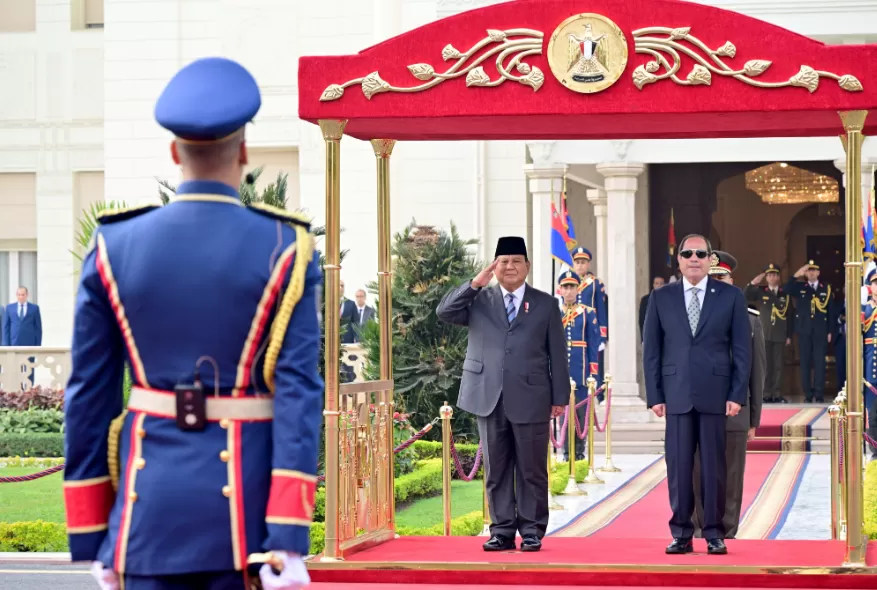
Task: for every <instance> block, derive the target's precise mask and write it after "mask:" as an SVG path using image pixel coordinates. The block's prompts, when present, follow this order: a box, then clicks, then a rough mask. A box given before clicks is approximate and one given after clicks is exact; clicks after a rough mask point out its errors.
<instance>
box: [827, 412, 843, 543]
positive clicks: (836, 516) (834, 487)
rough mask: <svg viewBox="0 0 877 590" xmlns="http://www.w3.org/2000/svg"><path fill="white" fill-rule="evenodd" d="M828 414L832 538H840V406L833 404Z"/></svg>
mask: <svg viewBox="0 0 877 590" xmlns="http://www.w3.org/2000/svg"><path fill="white" fill-rule="evenodd" d="M828 416H829V418H830V419H831V538H832V540H834V541H836V540H838V539H840V513H839V510H838V502H839V501H840V442H841V441H840V435H839V433H838V418H840V406H838V405H836V404H835V405H831V406H829V408H828Z"/></svg>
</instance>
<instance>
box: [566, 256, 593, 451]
mask: <svg viewBox="0 0 877 590" xmlns="http://www.w3.org/2000/svg"><path fill="white" fill-rule="evenodd" d="M581 283H582V279H581V277H579V275H577V274H576V273H574V272H572V271H570V270H568V271H566V272H565V273H563V274H562V275H560V278H559V279H558V281H557V284H558V286H559V287H560V294H561V296H562V297H563V329H564V333H565V334H566V350H567V354H568V357H569V376H570V378H571V379H572V380H573V381H575V384H576V404H578V402H581V401H582V400H583V399H585V398H586V397H587V396H588V377H593V378H594V379H596V378H597V372H598V364H597V349H598V348H599V346H600V323H599V321H598V320H597V310H595V309H594V308H593V307H588V306H587V305H585V304H583V303H577V302H576V299H577V296H578V289H579V285H581ZM586 410H587V404H585V405H583V406H582V407H581V408H578V409H577V410H576V415H577V416H578V421H579V425H580V429H581V428H584V427H585V425H586V424H587V422H586V420H587V414H586V413H585V411H586ZM568 448H569V447H567V449H568ZM575 448H576V459H583V458H584V456H585V443H584V441H583V440H581V439H580V438H579V437H578V436H577V437H576V447H575ZM567 459H568V458H567Z"/></svg>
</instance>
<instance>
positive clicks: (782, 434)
mask: <svg viewBox="0 0 877 590" xmlns="http://www.w3.org/2000/svg"><path fill="white" fill-rule="evenodd" d="M825 412H826V410H825V408H819V407H814V408H803V409H794V408H764V409H763V410H762V412H761V424H760V425H759V427H758V428H757V429H756V431H755V440H752V441H749V444H748V445H747V446H746V449H747V450H749V451H767V452H773V453H776V452H795V451H809V450H810V441H809V440H807V438H808V437H810V436H812V435H813V424H815V423H816V421H817V420H819V418H821V417H822V415H823V414H825Z"/></svg>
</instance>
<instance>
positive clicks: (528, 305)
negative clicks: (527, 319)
mask: <svg viewBox="0 0 877 590" xmlns="http://www.w3.org/2000/svg"><path fill="white" fill-rule="evenodd" d="M529 311H530V302H529V301H525V302H524V313H528V312H529Z"/></svg>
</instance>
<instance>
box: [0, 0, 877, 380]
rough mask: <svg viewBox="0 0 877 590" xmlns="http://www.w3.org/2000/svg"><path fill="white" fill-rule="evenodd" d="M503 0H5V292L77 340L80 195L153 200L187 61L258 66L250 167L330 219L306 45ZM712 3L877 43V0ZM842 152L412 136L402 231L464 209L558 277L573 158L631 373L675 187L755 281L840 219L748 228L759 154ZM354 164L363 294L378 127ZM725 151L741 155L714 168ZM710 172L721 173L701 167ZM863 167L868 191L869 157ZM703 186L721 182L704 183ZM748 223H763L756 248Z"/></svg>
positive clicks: (341, 41)
mask: <svg viewBox="0 0 877 590" xmlns="http://www.w3.org/2000/svg"><path fill="white" fill-rule="evenodd" d="M489 3H491V2H490V1H489V0H332V1H331V2H307V1H305V0H104V1H101V0H0V304H3V303H7V302H8V301H10V300H11V299H12V297H13V295H14V290H15V288H16V286H18V284H24V285H26V286H28V287H29V288H30V289H31V292H32V295H33V300H34V301H35V302H37V303H38V304H39V305H40V306H41V308H42V310H43V325H44V344H45V345H48V346H66V345H67V344H68V343H69V339H70V333H71V317H72V311H73V302H74V296H75V293H74V292H75V282H76V277H75V275H76V264H75V259H74V257H73V256H72V254H71V252H70V251H71V250H72V249H75V231H76V228H77V224H78V217H79V213H80V211H82V210H83V209H86V208H88V207H90V205H91V203H93V202H95V201H102V200H105V199H106V200H121V201H125V202H127V203H128V204H134V203H141V202H151V201H155V200H157V194H158V193H157V179H167V180H169V181H172V182H175V181H176V180H177V171H176V170H175V168H174V166H173V165H172V163H171V160H170V157H169V153H168V142H169V139H170V138H169V136H168V134H167V133H166V132H165V131H164V130H162V129H161V128H159V127H158V125H156V124H155V122H154V119H153V105H154V101H155V99H156V97H157V96H158V94H159V92H160V91H161V89H162V87H163V85H164V84H165V83H166V82H167V80H168V79H169V78H170V77H171V76H172V75H173V74H174V72H175V71H176V70H178V69H179V68H180V67H181V66H183V65H185V64H186V63H188V62H190V61H191V60H193V59H195V58H198V57H202V56H207V55H224V56H228V57H232V58H235V59H237V60H239V61H241V62H242V63H243V64H245V65H246V66H247V67H248V68H249V69H250V70H251V71H252V72H253V73H254V75H255V76H256V78H257V80H258V82H259V83H260V85H261V87H262V92H263V107H262V110H261V112H260V113H259V115H258V117H257V119H256V124H255V125H253V126H251V127H250V128H249V129H248V140H249V145H250V150H251V159H252V165H253V166H254V167H255V166H265V167H266V172H265V174H264V176H263V178H262V181H261V182H262V184H264V183H267V182H269V181H270V180H272V179H273V178H274V177H275V176H276V174H277V173H278V172H284V173H287V174H288V175H289V192H290V207H291V208H303V209H306V210H307V211H308V212H309V213H310V214H311V215H312V216H313V217H314V218H315V220H316V221H317V222H318V223H321V222H322V221H323V210H324V177H323V173H324V171H323V142H322V139H321V137H320V134H319V131H318V129H317V128H316V127H314V126H312V125H309V124H305V123H302V122H301V121H299V120H298V117H297V59H298V57H299V56H300V55H319V54H322V55H326V54H348V53H355V52H357V51H359V50H361V49H364V48H366V47H368V46H370V45H373V44H375V43H377V42H379V41H381V40H383V39H386V38H388V37H391V36H393V35H396V34H398V33H400V32H402V31H405V30H409V29H412V28H415V27H417V26H419V25H422V24H424V23H427V22H430V21H432V20H434V19H436V18H441V17H445V16H449V15H452V14H455V13H457V12H461V11H464V10H469V9H471V8H476V7H478V6H482V5H486V4H489ZM705 3H707V4H713V5H717V6H720V7H723V8H727V9H731V10H736V11H738V12H743V13H746V14H750V15H752V16H754V17H757V18H760V19H763V20H766V21H769V22H772V23H775V24H777V25H780V26H782V27H785V28H788V29H791V30H793V31H796V32H798V33H801V34H804V35H807V36H810V37H813V38H816V39H820V40H823V41H825V42H827V43H863V42H872V43H873V42H877V0H831V1H825V0H757V1H756V0H714V1H712V2H705ZM729 37H733V32H729ZM756 49H757V50H758V51H762V52H765V51H769V48H756ZM765 58H766V59H769V56H766V57H765ZM400 59H404V56H400ZM874 116H877V115H874ZM873 141H874V140H871V141H869V142H866V144H865V148H864V153H865V158H866V161H870V162H874V161H877V144H875V143H872V142H873ZM842 156H843V151H842V148H841V145H840V142H839V141H837V140H835V139H831V138H828V139H777V140H769V139H765V140H679V141H622V142H612V141H606V142H602V141H600V142H530V144H529V145H528V144H527V143H525V142H515V141H505V142H462V143H457V144H449V143H438V142H424V143H412V144H399V145H398V146H397V147H396V150H395V152H394V155H393V159H392V164H391V167H392V201H393V211H392V219H391V221H392V225H393V229H394V231H396V230H399V229H401V228H402V227H403V226H404V225H405V224H407V223H408V222H410V221H411V220H412V219H416V220H417V221H418V222H419V223H423V224H432V225H437V226H441V227H447V226H449V224H450V223H451V222H454V223H455V224H456V225H457V227H458V229H459V230H460V232H461V233H462V235H463V236H464V237H475V238H479V239H480V240H481V241H480V245H479V247H478V254H479V256H481V257H485V256H489V255H490V254H491V253H492V247H493V244H494V243H495V241H496V239H497V238H498V237H499V236H501V235H507V234H522V235H527V236H528V237H529V238H530V242H531V244H532V246H531V250H532V252H533V253H534V256H536V257H537V260H536V264H535V268H534V276H533V282H534V283H535V284H536V285H537V286H540V287H543V288H550V286H549V285H548V283H549V282H550V279H551V269H550V267H549V266H548V265H547V264H545V263H544V262H545V261H544V260H543V259H541V258H538V254H539V252H540V251H544V250H543V248H544V246H543V245H544V243H545V237H546V235H547V232H546V227H547V226H546V225H545V224H546V223H547V212H548V208H547V203H548V199H549V198H550V197H551V195H552V194H553V195H554V196H555V198H556V196H557V193H558V192H559V189H560V187H561V180H560V179H561V178H562V177H563V175H564V174H566V176H567V183H568V194H569V207H570V210H571V212H572V217H573V221H574V224H575V227H576V231H577V234H578V237H579V241H580V242H581V243H583V244H584V245H586V246H587V247H589V248H590V249H591V250H592V251H594V252H595V255H596V261H595V264H594V270H595V271H596V272H597V274H598V276H600V277H601V278H603V279H604V281H606V283H607V286H608V289H609V296H610V302H611V303H610V332H611V334H612V336H611V339H610V346H609V350H608V362H609V370H610V371H611V372H612V373H613V374H614V375H615V377H616V380H617V382H618V386H619V387H621V388H625V387H628V388H636V373H637V366H638V363H637V361H636V358H635V357H634V356H633V355H631V354H630V351H631V350H634V349H635V348H636V347H637V346H638V342H639V338H638V328H637V325H636V317H637V305H638V302H639V299H640V297H641V296H642V295H644V294H645V293H647V291H648V285H649V283H650V275H651V274H654V273H655V272H658V271H660V270H661V260H663V257H664V256H665V254H666V253H665V250H666V248H665V245H666V238H665V236H666V231H667V228H666V218H667V217H668V215H669V213H668V211H667V210H666V209H667V208H668V207H667V205H668V204H669V205H670V206H674V205H673V203H676V205H675V207H676V208H675V215H676V222H677V236H678V237H681V234H683V233H687V232H688V231H693V230H695V229H697V230H699V231H703V232H708V233H710V235H711V237H718V238H719V239H720V241H721V244H722V245H723V247H725V248H727V249H732V250H734V251H735V252H737V253H738V254H740V255H739V256H738V258H739V259H740V261H741V274H742V275H744V276H743V277H741V279H739V280H741V281H743V280H748V278H750V277H751V276H753V275H754V274H755V273H756V271H757V270H758V268H759V267H760V265H762V264H764V263H766V260H765V259H764V257H765V256H770V257H773V258H776V261H778V262H780V263H781V264H783V265H784V269H786V270H788V269H790V268H792V267H794V268H797V266H795V263H796V262H798V265H800V260H801V259H802V258H804V257H805V256H806V255H808V253H809V252H810V251H811V250H812V248H814V247H819V246H818V244H817V246H812V245H810V242H808V241H807V240H808V239H809V238H808V236H811V235H835V236H836V235H837V233H838V232H837V220H836V219H835V218H836V215H835V214H834V213H832V212H833V211H834V212H835V213H836V208H835V209H831V208H830V207H829V208H823V209H818V208H817V209H813V210H812V212H811V213H807V214H803V217H801V215H799V213H801V211H803V210H804V209H807V205H806V204H804V205H800V204H799V205H789V206H786V207H787V209H783V210H782V211H783V212H782V213H775V212H776V211H779V209H776V208H775V209H773V210H771V211H774V213H766V212H767V209H764V210H762V209H759V210H758V211H759V213H758V214H757V217H758V218H759V219H760V221H762V222H764V223H767V224H768V225H767V226H764V227H761V228H760V229H757V230H753V229H752V228H750V226H749V224H750V223H751V222H752V215H749V216H748V217H747V219H745V220H744V219H741V218H740V216H739V214H738V212H739V211H740V210H741V209H740V207H739V206H738V203H742V202H743V201H739V202H738V201H735V199H745V198H751V197H752V195H754V193H752V192H751V191H747V189H746V187H745V184H744V181H743V175H742V171H743V170H745V169H748V168H747V166H745V165H744V164H745V163H748V162H751V163H759V165H760V164H763V163H770V162H785V161H790V162H816V163H821V164H820V165H821V166H822V168H820V170H823V173H824V168H825V167H826V166H827V165H828V166H830V163H831V162H833V161H835V160H836V159H838V158H841V157H842ZM342 162H343V164H342V170H343V178H342V211H343V214H342V219H341V224H342V227H343V228H344V233H343V234H342V248H344V249H349V250H350V253H349V255H348V257H347V259H346V261H345V264H344V270H343V271H342V279H343V280H344V281H345V283H346V287H347V295H348V296H350V297H352V295H353V291H354V290H355V289H356V288H357V287H359V286H363V285H365V284H366V283H367V282H369V281H371V280H373V279H374V277H375V276H376V270H377V269H376V263H375V261H376V238H375V236H376V230H377V219H376V214H375V188H374V179H375V172H374V168H375V165H374V155H373V153H372V149H371V147H370V145H368V144H367V143H363V142H359V141H357V140H354V139H351V138H345V139H344V140H343V141H342ZM698 163H704V164H703V165H702V164H698ZM722 163H727V164H728V165H729V166H730V168H728V171H726V172H721V171H718V172H717V171H716V170H717V169H715V168H708V167H709V166H717V165H718V166H720V165H721V164H722ZM672 164H686V165H688V164H693V165H694V166H693V167H690V168H688V169H687V170H702V171H703V173H702V174H701V173H697V174H695V175H693V176H691V177H690V178H689V179H688V181H690V182H691V183H694V184H689V185H685V182H683V181H681V180H680V187H679V189H678V191H680V192H686V193H694V198H693V200H691V199H690V201H691V202H688V203H684V202H683V203H679V202H678V200H674V198H673V196H672V193H673V192H674V187H673V183H674V178H676V174H677V172H676V171H678V170H680V169H679V168H672V167H668V165H672ZM737 164H740V165H737ZM698 166H701V168H698ZM735 166H736V167H735ZM752 167H755V164H753V165H752V166H749V168H752ZM817 168H818V167H817ZM869 170H870V169H869ZM835 173H836V175H839V174H840V173H839V172H838V171H837V170H835ZM705 176H708V177H710V178H713V180H714V182H712V181H710V182H712V184H710V183H707V184H706V185H704V184H702V183H701V184H698V182H700V181H702V179H703V178H704V177H705ZM698 179H700V180H698ZM716 179H718V180H716ZM862 182H863V183H864V184H866V190H870V185H871V183H872V182H873V175H871V176H869V177H868V178H864V177H863V179H862ZM658 184H660V186H658ZM697 186H708V187H712V188H711V189H710V190H712V192H713V193H715V194H711V195H697V194H696V193H697V190H698V189H697V188H696V187H697ZM662 195H663V196H662ZM668 195H669V196H668ZM732 202H733V204H729V203H732ZM759 206H762V207H767V206H766V205H762V204H760V203H759ZM686 211H688V213H686ZM686 215H687V217H686ZM808 215H809V217H808ZM833 216H834V217H833ZM810 217H812V219H810ZM799 218H800V219H799ZM796 219H797V220H798V221H796ZM801 219H803V221H801ZM693 220H697V221H693ZM700 222H703V223H700ZM708 224H711V225H712V227H703V226H705V225H708ZM746 228H748V229H746ZM771 230H776V231H773V232H772V231H771ZM753 231H755V232H756V234H758V232H760V234H759V235H764V236H766V237H765V241H764V242H763V243H762V242H758V241H755V242H756V243H755V245H754V246H753V240H752V236H753V235H756V234H754V233H753ZM662 240H663V242H662ZM814 243H816V242H814ZM825 244H828V242H825V243H824V244H823V246H824V245H825ZM664 270H667V269H666V268H665V269H664Z"/></svg>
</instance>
